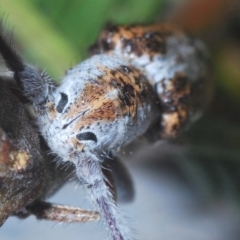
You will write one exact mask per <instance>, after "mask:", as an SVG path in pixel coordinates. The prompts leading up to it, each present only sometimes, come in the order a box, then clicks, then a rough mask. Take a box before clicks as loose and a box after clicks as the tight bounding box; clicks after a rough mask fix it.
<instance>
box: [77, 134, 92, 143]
mask: <svg viewBox="0 0 240 240" xmlns="http://www.w3.org/2000/svg"><path fill="white" fill-rule="evenodd" d="M76 137H77V139H78V140H80V141H81V140H84V141H94V142H97V137H96V135H95V134H94V133H92V132H84V133H79V134H77V136H76Z"/></svg>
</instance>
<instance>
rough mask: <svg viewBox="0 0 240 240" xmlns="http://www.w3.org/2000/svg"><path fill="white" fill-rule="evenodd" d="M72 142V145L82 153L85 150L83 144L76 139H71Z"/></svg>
mask: <svg viewBox="0 0 240 240" xmlns="http://www.w3.org/2000/svg"><path fill="white" fill-rule="evenodd" d="M70 142H71V143H72V145H73V147H74V149H76V150H78V151H80V152H81V151H82V150H83V148H84V145H83V144H82V143H80V142H79V141H78V140H77V139H76V138H71V139H70Z"/></svg>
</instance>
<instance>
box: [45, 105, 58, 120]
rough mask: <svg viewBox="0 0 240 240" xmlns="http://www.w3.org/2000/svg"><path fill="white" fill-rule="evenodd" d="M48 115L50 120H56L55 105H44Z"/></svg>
mask: <svg viewBox="0 0 240 240" xmlns="http://www.w3.org/2000/svg"><path fill="white" fill-rule="evenodd" d="M45 107H46V109H47V112H48V114H49V115H50V117H51V118H56V116H57V112H56V108H55V104H54V103H53V102H48V103H46V105H45Z"/></svg>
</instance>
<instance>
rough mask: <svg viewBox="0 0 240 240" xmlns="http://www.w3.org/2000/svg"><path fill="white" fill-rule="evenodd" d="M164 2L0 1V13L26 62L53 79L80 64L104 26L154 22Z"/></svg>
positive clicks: (127, 0) (104, 0) (151, 0)
mask: <svg viewBox="0 0 240 240" xmlns="http://www.w3.org/2000/svg"><path fill="white" fill-rule="evenodd" d="M165 3H166V0H149V1H137V0H101V1H97V0H51V1H49V0H21V1H18V0H1V4H0V12H1V14H2V15H3V16H7V21H6V22H7V24H8V26H10V27H11V26H14V34H15V35H16V38H17V39H18V40H19V42H20V43H21V46H20V48H21V50H22V53H23V55H24V56H25V57H26V59H27V60H28V61H29V62H32V63H35V62H38V63H39V65H40V66H41V67H42V68H46V70H47V71H48V72H49V73H50V74H51V75H52V76H54V77H56V76H57V77H59V76H62V75H63V72H64V71H65V70H67V69H68V68H69V67H70V64H71V65H74V64H76V63H78V62H79V61H80V60H83V59H84V58H85V57H86V54H87V51H86V50H87V48H88V46H89V45H90V44H91V43H93V42H94V41H95V39H96V38H97V35H98V34H99V32H100V31H101V29H102V28H103V27H104V25H105V24H106V23H107V22H113V23H136V22H150V21H153V20H155V19H156V16H157V15H158V14H159V13H160V12H161V9H162V7H163V6H164V4H165Z"/></svg>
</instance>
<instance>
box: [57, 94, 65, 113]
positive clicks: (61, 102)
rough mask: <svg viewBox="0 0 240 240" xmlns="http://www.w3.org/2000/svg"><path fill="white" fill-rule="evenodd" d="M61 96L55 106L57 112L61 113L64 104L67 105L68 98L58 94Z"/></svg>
mask: <svg viewBox="0 0 240 240" xmlns="http://www.w3.org/2000/svg"><path fill="white" fill-rule="evenodd" d="M60 94H61V99H60V101H59V102H58V105H57V112H59V113H61V112H62V111H63V109H64V107H65V106H66V104H67V103H68V96H67V94H65V93H60Z"/></svg>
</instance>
